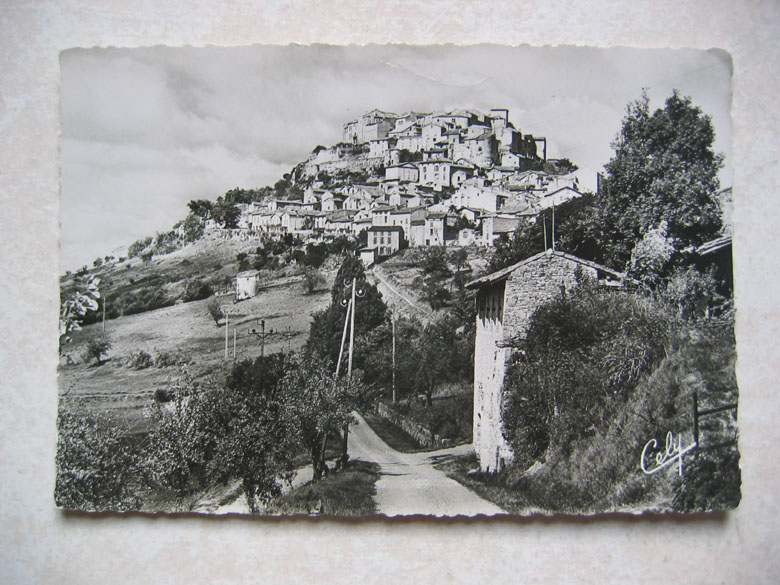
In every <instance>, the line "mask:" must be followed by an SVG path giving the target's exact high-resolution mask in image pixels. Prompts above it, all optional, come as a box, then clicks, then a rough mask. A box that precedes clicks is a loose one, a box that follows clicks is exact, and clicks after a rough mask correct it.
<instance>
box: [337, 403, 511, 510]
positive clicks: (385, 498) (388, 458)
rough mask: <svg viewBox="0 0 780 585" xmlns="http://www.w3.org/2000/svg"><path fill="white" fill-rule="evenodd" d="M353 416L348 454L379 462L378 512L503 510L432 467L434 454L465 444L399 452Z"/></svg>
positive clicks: (459, 451)
mask: <svg viewBox="0 0 780 585" xmlns="http://www.w3.org/2000/svg"><path fill="white" fill-rule="evenodd" d="M357 418H358V424H357V425H353V426H351V427H350V437H349V452H350V457H351V458H353V459H362V460H363V461H374V462H376V463H378V464H379V466H380V473H381V475H382V477H381V478H380V479H379V481H378V482H377V486H376V492H377V493H376V504H377V512H378V513H380V514H385V515H387V516H409V515H415V514H426V515H434V516H476V515H479V514H485V515H492V514H505V512H504V511H503V510H502V509H501V508H499V507H498V506H496V505H495V504H492V503H490V502H488V501H486V500H483V499H482V498H480V497H479V496H478V495H477V494H475V493H474V492H472V491H471V490H469V489H468V488H466V487H464V486H462V485H461V484H459V483H458V482H456V481H455V480H454V479H450V478H449V477H447V476H446V475H445V474H444V473H443V472H441V471H439V470H438V469H435V468H434V467H433V464H434V462H435V459H436V457H439V456H443V455H456V454H465V453H466V452H468V451H469V449H470V446H469V445H462V446H460V447H454V448H451V449H442V450H440V451H433V452H427V453H401V452H399V451H396V450H395V449H393V448H391V447H390V446H389V445H388V444H387V443H385V442H384V441H383V440H382V439H381V438H380V437H379V436H378V435H377V434H376V433H375V432H374V431H373V429H371V427H369V426H368V424H367V423H366V421H365V420H364V419H363V418H362V417H361V416H359V415H357Z"/></svg>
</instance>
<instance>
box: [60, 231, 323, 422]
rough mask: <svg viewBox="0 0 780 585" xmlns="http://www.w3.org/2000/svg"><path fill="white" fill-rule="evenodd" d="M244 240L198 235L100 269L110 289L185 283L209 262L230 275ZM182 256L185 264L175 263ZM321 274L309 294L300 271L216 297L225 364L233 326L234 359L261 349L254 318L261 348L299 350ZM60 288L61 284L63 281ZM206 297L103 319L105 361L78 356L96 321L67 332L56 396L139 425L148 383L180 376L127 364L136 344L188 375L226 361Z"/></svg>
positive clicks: (319, 300)
mask: <svg viewBox="0 0 780 585" xmlns="http://www.w3.org/2000/svg"><path fill="white" fill-rule="evenodd" d="M247 246H248V243H247V242H232V241H219V242H209V241H200V242H197V243H196V244H194V245H191V246H188V247H186V248H183V249H181V250H178V251H176V252H174V253H172V254H169V255H167V256H163V257H159V258H156V259H154V260H152V262H151V263H149V264H146V265H144V264H141V263H140V261H136V260H133V261H132V262H131V263H130V265H129V267H124V264H125V263H123V264H122V265H120V266H119V267H115V268H114V269H112V270H104V271H102V273H101V274H102V278H103V279H104V282H105V281H106V280H108V281H111V282H112V283H113V285H112V286H115V287H117V286H122V287H131V286H132V285H130V284H129V278H133V279H134V282H135V283H138V282H139V281H141V282H143V281H144V279H146V278H148V277H150V276H154V275H160V274H162V275H165V276H166V278H168V279H170V280H176V279H178V280H179V281H185V280H186V279H188V278H193V277H196V276H201V274H202V273H201V272H199V271H201V270H203V271H207V270H208V267H209V266H211V267H212V268H214V267H215V266H216V265H217V264H220V263H221V264H223V265H224V266H225V268H223V269H222V270H224V271H226V272H229V273H230V274H233V275H235V272H236V266H237V262H235V255H236V253H237V250H239V249H240V248H246V247H247ZM231 258H232V260H230V259H231ZM184 259H187V260H188V262H186V263H184V264H182V260H184ZM131 275H132V276H131ZM326 277H327V282H326V283H325V284H324V285H323V287H322V288H321V289H320V290H319V291H317V293H316V294H313V295H305V294H304V292H303V284H302V282H301V281H300V277H296V276H284V275H283V273H282V274H279V275H278V277H277V278H276V279H273V280H269V281H268V282H267V283H266V286H265V288H264V289H263V290H262V291H261V293H260V294H259V295H258V296H256V297H254V298H252V299H249V300H246V301H242V302H240V303H236V304H234V303H233V297H232V296H225V297H219V298H220V303H221V304H223V305H224V306H226V307H227V308H229V309H230V311H231V312H232V313H234V314H233V315H232V316H231V320H230V331H229V335H228V338H229V339H228V342H229V343H228V345H229V350H230V354H231V358H230V360H229V363H232V352H233V332H234V331H235V332H236V337H235V339H236V359H238V360H240V359H245V358H255V357H257V356H258V355H260V343H259V340H258V338H257V337H256V336H254V335H253V334H252V333H251V330H252V329H253V328H258V325H257V320H258V319H261V318H262V319H265V321H266V330H267V331H270V330H271V329H273V330H274V334H272V335H269V336H268V337H267V338H266V347H265V351H266V352H268V353H271V352H275V351H283V350H287V349H288V348H289V349H292V350H296V349H299V348H300V347H301V346H302V345H303V343H304V342H305V340H306V338H307V336H308V331H309V326H310V323H311V315H312V314H313V313H314V312H316V311H318V310H321V309H323V308H325V307H326V306H327V304H328V302H329V301H330V295H329V293H328V289H329V287H330V282H331V280H332V278H333V271H332V270H330V271H327V272H326ZM63 287H64V288H63V290H66V288H65V283H63ZM104 290H105V289H104ZM209 300H210V299H206V300H201V301H194V302H191V303H183V304H178V305H173V306H169V307H164V308H161V309H157V310H154V311H148V312H145V313H138V314H135V315H128V316H124V317H118V318H116V319H110V320H108V321H107V322H106V334H107V335H108V337H109V338H110V340H111V342H112V348H111V350H110V352H109V355H108V361H106V363H105V364H104V365H102V366H95V365H94V363H89V364H87V363H84V361H83V358H82V352H83V349H84V346H85V343H86V340H87V339H88V338H89V337H90V336H92V335H96V334H100V332H101V331H102V326H101V324H99V323H95V324H92V325H87V326H85V327H84V329H83V330H82V331H78V332H75V333H74V334H73V335H72V336H71V337H72V342H71V343H69V344H68V345H66V346H65V347H64V348H63V351H64V352H66V353H68V354H69V355H70V356H71V358H72V359H73V360H74V361H75V362H76V363H75V365H66V364H65V360H64V359H63V360H62V365H60V368H59V388H60V398H61V401H62V402H63V403H65V404H73V401H74V400H78V401H80V403H81V404H82V405H85V406H86V407H87V408H94V409H96V410H101V411H108V412H111V413H112V414H113V415H115V416H116V417H117V418H118V419H119V420H120V421H123V422H124V423H125V424H126V425H127V427H128V428H129V429H130V430H132V431H140V430H143V429H144V428H145V424H146V423H145V419H144V416H143V409H144V407H145V406H146V405H148V404H149V402H150V401H151V398H152V395H153V393H154V391H155V389H157V388H161V387H165V386H167V385H169V384H170V383H171V382H172V381H173V380H174V379H175V378H176V377H177V376H178V375H179V374H180V366H178V365H172V366H167V367H162V368H158V367H156V366H153V367H151V368H147V369H143V370H134V369H132V368H131V367H130V366H129V365H128V361H129V357H130V355H131V354H133V353H137V352H138V351H141V350H143V351H146V352H147V353H149V354H151V355H152V357H153V358H154V359H155V360H156V359H157V357H158V356H159V354H160V353H162V352H165V353H169V354H173V355H174V356H176V357H177V358H178V359H179V360H180V361H183V362H188V363H187V366H186V367H187V369H188V372H189V373H190V374H191V375H193V376H195V377H200V376H204V375H208V374H210V373H214V372H217V371H219V370H220V369H221V368H222V367H223V366H224V364H225V361H224V350H225V326H224V320H220V323H219V325H217V324H216V323H215V322H214V320H213V319H212V317H211V316H210V314H209V312H208V309H207V304H208V302H209ZM288 328H289V331H288Z"/></svg>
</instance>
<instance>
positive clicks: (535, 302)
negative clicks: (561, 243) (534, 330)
mask: <svg viewBox="0 0 780 585" xmlns="http://www.w3.org/2000/svg"><path fill="white" fill-rule="evenodd" d="M578 267H579V269H580V270H581V272H582V274H583V275H589V276H592V277H594V278H595V277H596V276H597V274H596V270H595V269H593V268H590V267H587V266H584V265H582V264H580V263H578V262H576V261H574V260H569V259H567V258H563V257H561V256H558V255H557V254H555V253H550V254H546V255H544V256H540V257H539V258H538V259H536V260H534V261H533V262H529V263H528V264H525V265H523V266H520V267H518V268H517V270H515V271H514V272H512V274H510V276H509V278H508V279H507V283H506V305H505V309H504V336H505V337H506V338H512V337H516V336H518V335H519V336H521V337H522V336H524V335H525V333H526V332H527V330H528V326H529V323H530V320H531V315H533V313H534V311H535V310H536V309H537V308H539V307H540V306H542V305H543V304H545V303H547V302H549V301H551V300H552V299H554V298H555V297H556V296H558V295H559V294H560V293H561V288H564V289H565V290H571V289H572V288H574V287H575V286H576V284H577V280H576V277H575V274H576V271H577V269H578Z"/></svg>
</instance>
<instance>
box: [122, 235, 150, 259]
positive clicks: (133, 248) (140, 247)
mask: <svg viewBox="0 0 780 585" xmlns="http://www.w3.org/2000/svg"><path fill="white" fill-rule="evenodd" d="M151 243H152V238H150V237H147V238H144V239H142V240H137V241H135V242H133V243H132V244H130V247H129V248H128V249H127V257H128V258H133V257H135V256H138V255H139V254H140V253H141V252H143V251H144V250H146V248H148V247H149V246H150V245H151Z"/></svg>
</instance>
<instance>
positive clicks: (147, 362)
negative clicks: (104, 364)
mask: <svg viewBox="0 0 780 585" xmlns="http://www.w3.org/2000/svg"><path fill="white" fill-rule="evenodd" d="M153 365H154V360H153V359H152V356H151V354H149V353H147V352H145V351H143V350H140V351H138V352H136V353H134V354H132V355H131V356H130V367H131V368H133V369H134V370H143V369H146V368H151V367H152V366H153Z"/></svg>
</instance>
